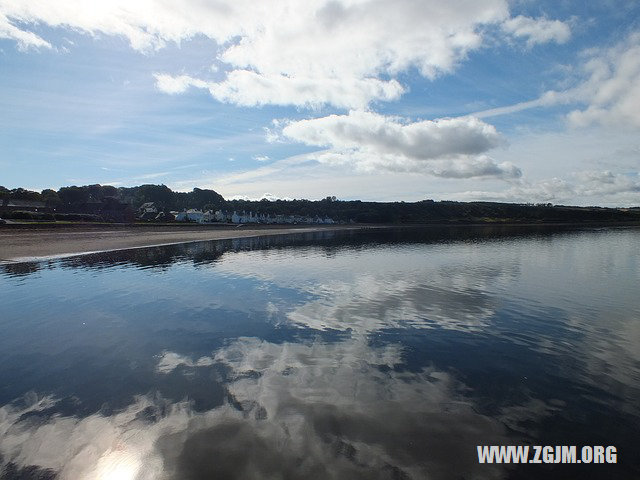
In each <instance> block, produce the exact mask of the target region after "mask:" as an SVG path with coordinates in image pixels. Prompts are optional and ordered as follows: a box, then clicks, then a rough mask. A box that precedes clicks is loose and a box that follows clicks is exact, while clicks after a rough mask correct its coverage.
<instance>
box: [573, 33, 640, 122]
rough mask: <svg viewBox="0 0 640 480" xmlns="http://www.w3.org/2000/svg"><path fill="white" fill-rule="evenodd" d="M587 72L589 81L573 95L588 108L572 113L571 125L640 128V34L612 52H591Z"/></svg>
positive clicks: (613, 48) (633, 35)
mask: <svg viewBox="0 0 640 480" xmlns="http://www.w3.org/2000/svg"><path fill="white" fill-rule="evenodd" d="M584 70H585V72H586V74H587V75H588V78H587V80H586V81H584V82H583V83H582V84H580V85H578V86H577V87H576V88H575V89H574V91H573V94H574V96H575V97H576V99H577V100H578V101H580V102H584V103H586V104H587V105H588V106H587V107H586V108H585V109H577V110H574V111H572V112H571V113H570V114H569V116H568V119H569V122H570V123H571V124H572V125H574V126H579V127H582V126H587V125H591V124H603V125H611V126H617V127H632V128H638V127H640V115H638V112H640V32H636V33H633V34H631V35H629V37H628V38H627V39H626V40H625V41H623V42H621V43H620V44H618V45H616V46H614V47H612V48H609V49H598V50H593V51H591V52H589V56H588V60H587V62H586V63H585V66H584Z"/></svg>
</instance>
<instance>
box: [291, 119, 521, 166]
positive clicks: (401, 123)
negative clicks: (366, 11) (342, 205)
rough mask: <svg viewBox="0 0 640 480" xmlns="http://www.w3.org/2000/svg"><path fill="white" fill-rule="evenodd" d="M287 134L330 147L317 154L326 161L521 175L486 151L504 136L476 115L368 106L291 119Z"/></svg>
mask: <svg viewBox="0 0 640 480" xmlns="http://www.w3.org/2000/svg"><path fill="white" fill-rule="evenodd" d="M282 136H283V137H285V138H287V139H289V140H294V141H297V142H301V143H304V144H306V145H310V146H318V147H327V149H326V150H324V151H321V152H319V153H317V154H313V155H311V156H312V157H313V158H315V159H317V160H318V161H320V162H323V163H334V164H352V165H354V166H355V167H356V168H357V169H360V170H364V171H375V170H388V171H397V172H402V171H404V172H423V173H430V174H432V175H436V176H440V177H447V178H471V177H501V178H516V177H519V176H520V174H521V173H520V170H519V169H518V168H517V167H515V166H513V165H511V164H509V163H508V162H505V163H501V164H496V163H495V162H494V161H493V160H492V159H490V158H489V157H487V156H486V155H483V154H484V153H485V152H486V151H488V150H490V149H492V148H495V147H497V146H498V145H500V143H501V138H500V135H499V134H498V132H497V131H496V129H495V127H493V126H492V125H489V124H487V123H484V122H482V121H481V120H478V119H477V118H474V117H460V118H444V119H438V120H422V121H417V122H409V121H406V120H404V119H402V118H399V117H389V116H384V115H379V114H376V113H373V112H366V111H350V112H349V113H348V114H347V115H329V116H327V117H322V118H314V119H309V120H299V121H295V122H289V123H287V124H286V125H285V126H284V127H283V128H282Z"/></svg>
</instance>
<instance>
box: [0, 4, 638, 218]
mask: <svg viewBox="0 0 640 480" xmlns="http://www.w3.org/2000/svg"><path fill="white" fill-rule="evenodd" d="M307 3H308V4H307ZM585 3H586V5H585ZM0 106H1V108H2V112H3V114H2V115H1V116H0V126H1V128H0V152H1V153H0V171H1V172H2V174H1V175H0V185H4V186H6V187H9V188H14V187H18V186H22V187H27V188H32V189H36V190H41V189H43V188H50V187H53V188H58V187H61V186H65V185H72V184H75V185H83V184H92V183H101V184H112V185H116V186H131V185H139V184H142V183H158V184H159V183H163V184H166V185H168V186H169V187H171V188H172V189H175V190H190V189H192V188H193V187H196V186H197V187H203V188H204V187H206V188H213V189H214V190H216V191H218V192H220V193H221V194H222V195H223V196H225V197H226V198H234V197H247V198H255V199H259V198H262V197H264V196H265V195H266V196H267V197H268V198H271V197H278V198H311V199H316V198H323V197H326V196H327V195H335V196H337V197H338V198H342V199H353V198H359V199H363V200H385V201H386V200H404V201H414V200H421V199H424V198H433V199H451V200H499V201H515V202H553V203H564V204H579V205H620V206H626V205H638V204H640V176H639V173H638V171H639V165H640V140H639V139H640V136H639V135H638V133H640V132H639V130H640V113H639V112H640V4H638V3H637V2H629V1H622V0H620V1H616V0H610V1H601V2H577V1H549V2H545V1H536V2H534V1H526V0H522V1H512V2H508V1H506V0H486V1H483V2H477V1H471V0H455V1H450V2H447V3H446V4H443V2H440V1H435V0H434V1H431V0H421V1H408V0H406V1H405V0H334V1H324V0H321V1H318V2H298V1H293V0H291V1H284V0H282V1H265V2H260V3H259V4H256V3H255V2H249V1H244V0H236V1H234V2H227V3H225V2H222V1H221V2H213V1H195V0H177V1H175V2H171V5H169V4H167V3H166V2H161V1H158V0H148V1H145V2H125V1H123V0H111V1H104V2H100V3H99V4H95V5H86V2H81V1H80V0H57V1H40V0H36V1H32V2H17V1H13V0H12V1H10V0H0Z"/></svg>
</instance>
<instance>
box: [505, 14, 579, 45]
mask: <svg viewBox="0 0 640 480" xmlns="http://www.w3.org/2000/svg"><path fill="white" fill-rule="evenodd" d="M502 29H503V30H504V31H505V32H506V33H509V34H511V35H513V36H514V37H516V38H526V39H527V46H528V47H533V46H534V45H536V44H539V43H547V42H555V43H565V42H566V41H567V40H569V38H570V37H571V29H570V28H569V25H567V24H566V23H564V22H561V21H560V20H549V19H547V18H544V17H541V18H531V17H524V16H522V15H518V16H517V17H513V18H510V19H508V20H506V21H505V22H504V23H503V24H502Z"/></svg>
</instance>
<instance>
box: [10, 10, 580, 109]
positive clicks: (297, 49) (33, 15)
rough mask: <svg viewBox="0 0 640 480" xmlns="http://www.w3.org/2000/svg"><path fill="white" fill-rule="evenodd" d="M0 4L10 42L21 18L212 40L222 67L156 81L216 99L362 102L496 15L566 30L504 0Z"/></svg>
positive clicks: (424, 71) (440, 59)
mask: <svg viewBox="0 0 640 480" xmlns="http://www.w3.org/2000/svg"><path fill="white" fill-rule="evenodd" d="M0 14H3V15H4V17H2V18H5V19H8V20H7V21H5V22H4V24H3V23H2V22H0V25H4V28H2V27H0V32H3V31H5V33H4V35H5V36H10V38H14V39H16V40H17V41H19V42H21V44H22V45H32V46H45V44H46V41H44V40H43V39H40V38H39V37H38V36H36V35H35V34H33V33H32V32H30V31H29V30H28V29H26V27H24V25H29V24H46V25H49V26H52V27H59V28H72V29H74V30H76V31H81V32H86V33H89V34H91V35H98V34H107V35H118V36H122V37H125V38H126V39H127V40H128V41H129V43H130V45H131V47H132V48H134V49H136V50H139V51H142V52H148V51H153V50H155V49H159V48H162V47H164V46H165V45H166V44H167V43H169V42H174V43H180V42H181V41H183V40H187V39H190V38H193V37H195V36H199V35H200V36H205V37H207V38H209V39H211V40H213V41H214V42H215V43H216V45H217V47H216V48H217V49H218V51H217V52H215V53H217V60H218V61H219V62H220V63H221V66H223V69H222V70H224V71H226V77H225V78H224V79H223V80H220V81H210V80H205V79H195V78H191V77H186V76H184V75H179V76H173V77H171V78H173V80H171V78H169V76H165V77H156V78H157V85H158V88H160V89H161V90H163V91H166V92H170V93H180V92H182V91H184V90H186V88H187V87H189V86H193V87H198V88H207V89H208V90H209V91H210V92H211V95H212V96H213V97H214V98H216V99H217V100H219V101H223V102H231V103H237V104H239V105H248V106H253V105H264V104H279V105H298V106H318V105H323V104H331V105H334V106H336V107H342V108H362V107H363V106H366V105H367V104H369V103H370V102H372V101H376V100H380V101H388V100H394V99H396V98H398V97H399V96H400V95H402V93H403V92H404V88H403V87H402V86H401V85H400V84H399V83H398V81H397V80H396V79H395V78H394V77H395V76H396V75H397V74H399V73H400V72H404V71H407V70H408V69H410V68H415V69H417V70H418V71H419V72H420V74H421V75H423V76H424V77H426V78H434V77H436V76H438V75H440V74H443V73H448V72H451V71H452V70H453V69H454V68H455V67H456V65H457V64H458V63H459V62H460V61H462V60H463V59H464V58H465V57H466V55H467V54H468V53H469V52H471V51H473V50H476V49H478V48H480V47H481V46H482V43H483V36H482V35H483V34H482V32H483V30H482V27H484V26H492V25H500V24H504V25H507V26H506V27H505V28H506V30H507V31H509V32H510V33H509V34H510V35H517V36H526V37H528V38H529V41H532V42H534V43H539V42H543V41H561V40H562V38H563V37H562V35H563V34H566V33H563V32H565V30H563V27H562V26H563V25H564V24H562V23H561V22H558V21H551V20H547V19H527V18H524V17H516V18H515V19H512V23H504V22H509V21H510V20H509V19H510V17H509V5H508V2H507V1H506V0H487V1H483V2H475V1H470V0H452V1H450V2H446V3H442V2H440V1H438V0H426V1H422V2H415V1H412V0H363V1H356V2H353V1H348V0H322V1H318V2H299V1H296V0H271V1H265V2H259V3H257V4H256V2H252V1H249V0H235V1H233V2H201V1H196V0H179V1H177V2H172V3H171V4H168V3H166V2H163V1H161V0H149V1H146V2H130V1H125V0H113V1H109V2H101V3H99V4H95V3H90V4H88V3H86V2H82V1H80V0H66V1H59V2H55V3H51V2H46V1H38V0H36V1H32V2H15V1H10V0H0ZM17 25H20V27H19V26H17ZM564 28H565V29H566V28H568V27H566V26H564ZM7 29H9V30H8V31H9V33H6V32H7ZM2 34H3V33H0V35H2ZM212 54H214V48H213V47H212ZM209 62H210V60H209ZM165 75H166V74H165Z"/></svg>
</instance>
